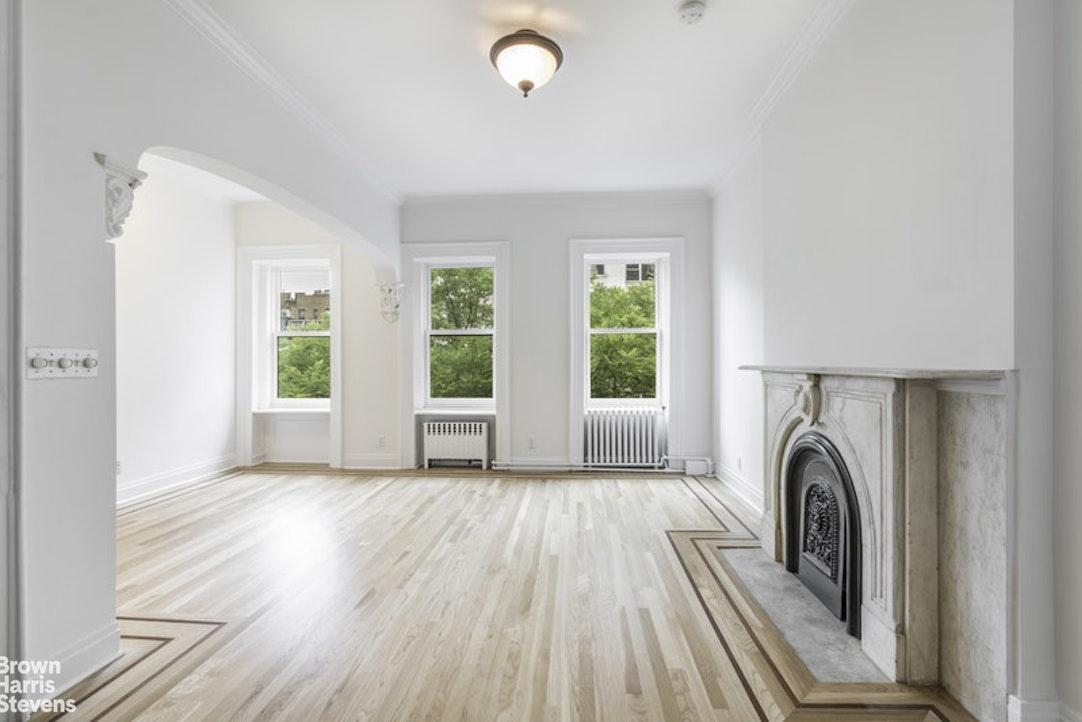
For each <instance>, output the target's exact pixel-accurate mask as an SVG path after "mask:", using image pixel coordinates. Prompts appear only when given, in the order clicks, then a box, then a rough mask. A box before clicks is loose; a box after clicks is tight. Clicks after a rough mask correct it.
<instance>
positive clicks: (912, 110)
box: [763, 0, 1014, 368]
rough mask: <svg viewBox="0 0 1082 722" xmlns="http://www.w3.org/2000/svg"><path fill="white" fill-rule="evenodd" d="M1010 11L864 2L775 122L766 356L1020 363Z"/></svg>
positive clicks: (964, 2) (972, 3)
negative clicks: (1015, 353)
mask: <svg viewBox="0 0 1082 722" xmlns="http://www.w3.org/2000/svg"><path fill="white" fill-rule="evenodd" d="M1011 29H1012V26H1011V12H1010V4H1009V3H1008V2H1004V1H1003V0H997V1H996V2H988V0H953V1H952V2H949V3H941V2H910V1H908V0H877V1H876V2H862V3H854V4H853V5H851V6H850V9H849V10H848V12H847V14H846V16H845V17H844V19H843V20H842V21H841V22H840V23H839V25H838V26H837V27H835V29H834V30H833V32H832V34H831V36H830V37H829V39H828V40H827V42H826V43H825V44H824V45H823V46H822V47H821V48H820V50H819V52H818V54H817V55H816V56H815V57H814V58H813V59H812V61H811V62H810V64H809V65H808V66H807V67H806V68H805V69H804V71H803V73H802V75H801V76H800V77H799V79H798V80H797V82H796V83H795V84H794V85H793V86H792V88H791V89H790V90H789V92H788V94H787V95H786V96H785V97H784V98H783V99H782V100H781V101H780V102H779V103H778V105H777V106H776V107H775V108H774V111H773V112H772V113H771V115H770V116H769V117H768V118H767V120H766V122H765V123H764V126H763V178H764V188H765V190H764V212H765V217H766V219H767V222H766V228H765V248H764V254H765V261H764V263H765V265H764V268H765V271H764V284H765V308H764V327H765V329H766V335H765V339H764V345H765V349H764V351H765V360H766V362H767V363H770V364H776V365H788V364H813V365H825V366H826V365H829V366H887V367H910V368H922V367H924V368H1007V367H1009V366H1010V365H1011V363H1012V361H1013V351H1014V349H1013V325H1012V322H1011V319H1012V317H1013V306H1012V301H1013V296H1012V293H1011V289H1012V287H1013V278H1012V260H1013V245H1012V241H1013V233H1012V227H1013V222H1012V206H1013V196H1012V193H1013V187H1012V184H1011V182H1012V175H1011V160H1012V157H1011V147H1012V135H1011V132H1012V94H1011V90H1012V88H1011V83H1010V78H1011V71H1012V69H1011V55H1010V52H1009V51H1010V48H1011V44H1012V38H1011Z"/></svg>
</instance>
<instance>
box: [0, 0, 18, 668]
mask: <svg viewBox="0 0 1082 722" xmlns="http://www.w3.org/2000/svg"><path fill="white" fill-rule="evenodd" d="M18 39H19V23H18V18H17V16H16V7H15V3H8V4H7V5H5V6H4V7H3V9H2V10H0V138H4V141H3V143H2V144H0V228H2V229H3V230H2V231H0V259H2V261H0V266H2V268H3V270H2V271H0V527H2V529H0V580H3V585H4V586H3V592H0V619H3V620H4V621H3V624H2V625H0V654H2V655H4V656H6V657H8V658H9V659H19V658H20V657H21V654H20V652H19V646H18V638H19V627H18V597H17V591H18V587H17V584H16V583H15V582H16V580H17V573H18V572H17V567H16V554H17V552H16V549H17V545H18V518H17V516H16V503H15V495H16V491H15V481H16V479H15V475H14V472H13V470H14V468H15V463H14V462H15V448H14V443H13V442H14V439H15V434H16V429H17V427H18V423H19V419H18V414H17V412H16V408H15V398H16V394H15V389H16V388H17V386H16V382H15V378H16V376H17V374H18V369H19V367H18V365H16V364H15V359H17V358H19V355H20V354H19V353H18V340H17V339H16V336H15V332H16V328H17V327H16V326H15V323H14V321H15V314H16V304H17V298H18V296H17V292H16V281H17V279H18V273H17V269H16V264H15V262H14V260H15V258H16V246H17V245H18V235H17V230H16V229H17V227H18V224H17V223H16V218H17V203H16V199H17V198H18V194H17V188H18V182H17V179H16V169H17V162H16V159H17V158H18V152H17V148H18V145H17V143H18V137H17V136H16V133H15V128H16V127H17V124H16V123H13V122H12V121H13V119H14V118H16V117H18V113H19V105H18V94H17V92H16V87H17V83H16V82H15V79H16V77H17V60H16V56H17V43H18Z"/></svg>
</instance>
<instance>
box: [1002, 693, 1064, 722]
mask: <svg viewBox="0 0 1082 722" xmlns="http://www.w3.org/2000/svg"><path fill="white" fill-rule="evenodd" d="M1061 711H1066V707H1060V704H1059V702H1044V701H1041V702H1030V701H1027V700H1023V699H1019V698H1018V697H1015V696H1014V695H1013V694H1012V695H1009V696H1008V697H1007V722H1061V719H1067V717H1066V716H1064V717H1061V716H1060V712H1061Z"/></svg>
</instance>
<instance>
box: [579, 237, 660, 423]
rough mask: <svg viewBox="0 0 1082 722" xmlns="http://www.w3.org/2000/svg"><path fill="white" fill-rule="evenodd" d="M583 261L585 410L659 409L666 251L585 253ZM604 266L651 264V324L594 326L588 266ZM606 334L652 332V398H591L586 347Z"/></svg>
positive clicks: (588, 357) (588, 347)
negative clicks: (652, 295) (584, 268)
mask: <svg viewBox="0 0 1082 722" xmlns="http://www.w3.org/2000/svg"><path fill="white" fill-rule="evenodd" d="M584 258H585V263H586V268H587V273H586V276H585V278H584V279H583V284H584V287H585V288H584V293H585V302H584V303H585V308H584V316H583V320H582V323H583V324H584V325H585V329H586V340H585V343H586V347H585V349H584V350H583V353H584V356H585V359H584V364H583V367H582V373H583V374H585V377H584V379H583V388H584V391H585V393H586V397H585V399H584V404H585V408H587V409H609V408H617V407H624V406H634V407H636V408H642V407H649V408H655V407H656V408H663V407H664V406H665V402H666V400H667V398H668V394H667V393H666V391H667V388H668V387H667V385H665V386H664V387H663V384H662V379H667V378H668V362H669V351H668V334H667V328H668V296H669V293H668V291H669V289H668V284H667V283H666V279H667V277H668V265H669V257H668V254H667V253H649V254H646V255H641V254H635V255H627V254H623V253H588V254H586V255H585V257H584ZM599 264H601V265H605V266H606V267H612V266H625V274H626V266H629V265H637V266H642V265H643V264H653V265H654V279H653V281H654V325H653V326H649V327H640V328H601V329H595V328H594V327H593V326H592V325H591V323H590V288H591V285H592V284H591V282H590V269H591V268H592V267H593V266H596V265H599ZM632 283H641V281H627V282H626V284H627V285H630V284H632ZM609 334H643V335H646V334H653V335H654V337H655V339H656V344H655V346H654V352H655V358H654V373H655V379H654V393H655V396H654V397H653V398H642V399H608V398H594V397H593V396H592V395H591V378H590V348H591V340H592V337H593V336H603V335H609Z"/></svg>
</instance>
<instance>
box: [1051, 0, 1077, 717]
mask: <svg viewBox="0 0 1082 722" xmlns="http://www.w3.org/2000/svg"><path fill="white" fill-rule="evenodd" d="M1055 24H1056V35H1055V48H1056V59H1057V62H1056V74H1057V75H1056V101H1057V102H1056V133H1055V140H1056V167H1055V183H1056V196H1055V201H1056V202H1055V222H1056V228H1055V236H1056V248H1055V268H1056V272H1055V284H1054V287H1055V329H1054V330H1055V339H1056V351H1055V380H1056V402H1055V412H1056V419H1055V423H1056V434H1055V445H1056V451H1055V465H1056V470H1055V475H1056V487H1055V495H1056V496H1055V508H1056V517H1055V532H1056V536H1055V547H1056V554H1055V578H1056V585H1057V589H1056V617H1055V629H1056V637H1057V639H1058V640H1059V643H1058V645H1057V650H1058V657H1057V659H1056V666H1057V669H1058V683H1059V694H1060V699H1061V700H1062V702H1063V704H1064V705H1065V707H1066V708H1068V709H1070V710H1072V711H1073V715H1074V716H1073V719H1074V720H1082V684H1079V683H1078V682H1079V680H1082V613H1080V612H1079V609H1080V607H1079V600H1080V599H1082V554H1079V550H1082V524H1079V523H1078V519H1079V517H1080V515H1082V483H1079V480H1078V479H1079V477H1078V471H1077V469H1078V440H1079V439H1082V375H1080V374H1079V360H1080V359H1082V312H1080V309H1082V284H1080V283H1079V278H1082V203H1080V202H1079V198H1082V3H1078V2H1076V0H1058V2H1057V3H1056V16H1055ZM1064 717H1065V719H1072V718H1071V717H1067V716H1066V714H1065V715H1064Z"/></svg>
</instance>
